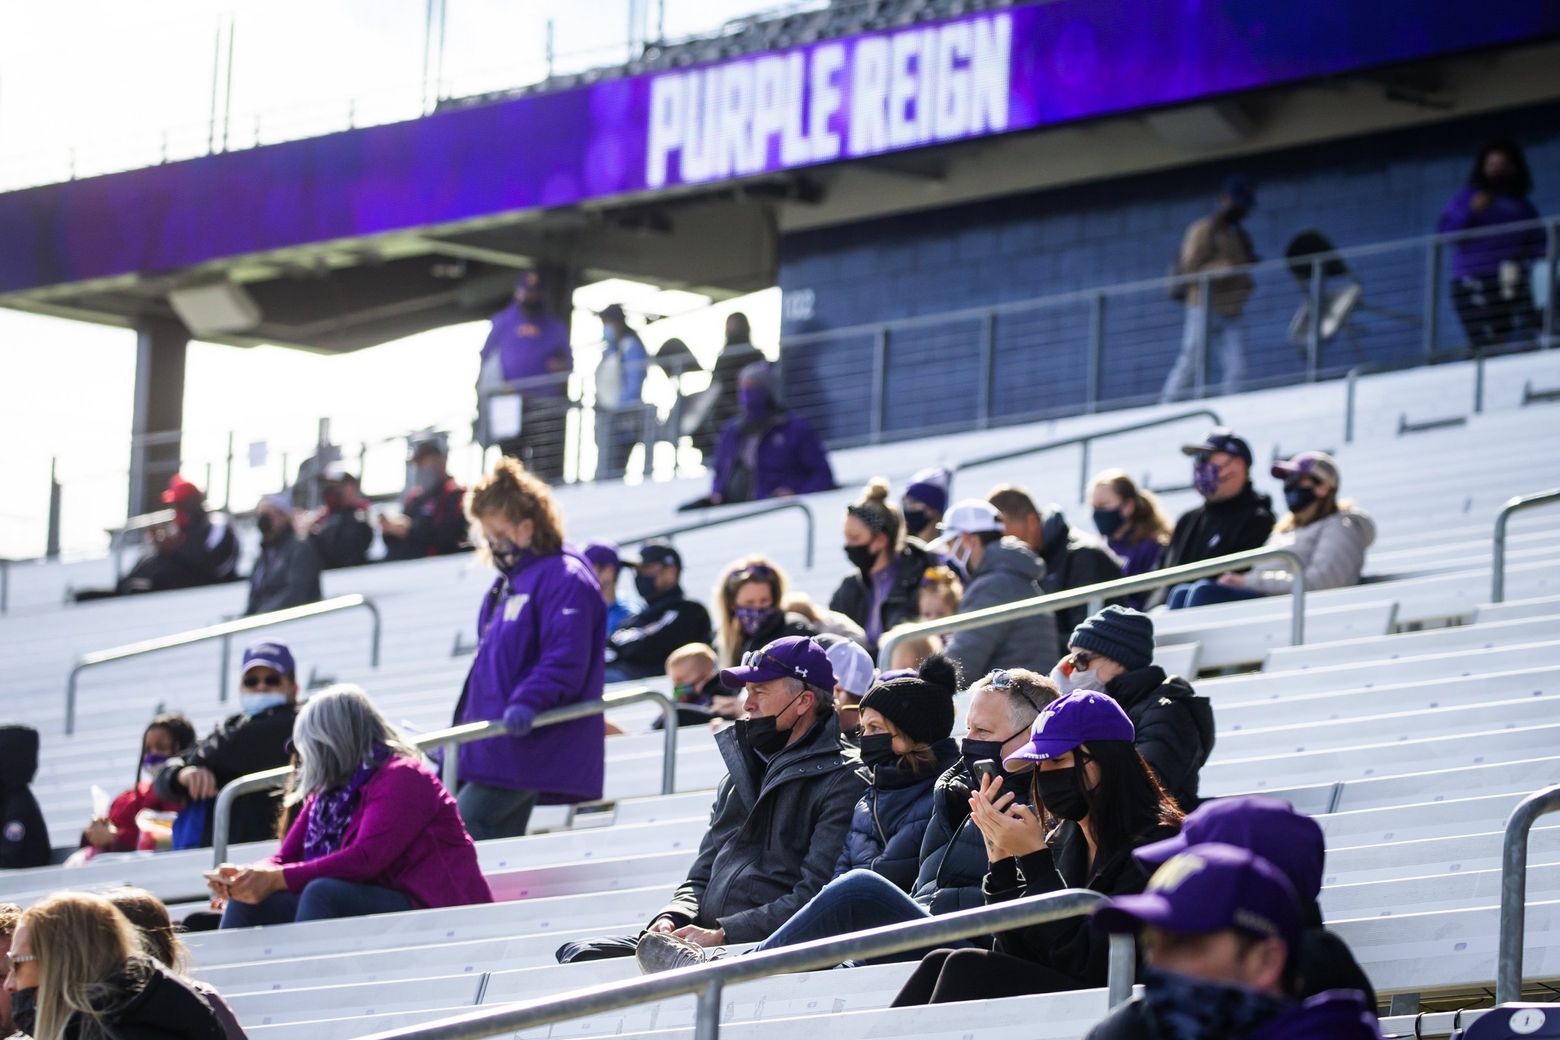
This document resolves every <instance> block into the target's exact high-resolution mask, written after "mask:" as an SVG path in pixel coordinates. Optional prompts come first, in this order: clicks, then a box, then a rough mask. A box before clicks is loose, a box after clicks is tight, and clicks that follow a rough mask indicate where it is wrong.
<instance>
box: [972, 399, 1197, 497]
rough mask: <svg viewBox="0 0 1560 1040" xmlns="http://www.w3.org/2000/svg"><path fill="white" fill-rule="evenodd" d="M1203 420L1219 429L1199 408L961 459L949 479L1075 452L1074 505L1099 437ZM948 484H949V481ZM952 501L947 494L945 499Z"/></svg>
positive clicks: (1083, 490) (1083, 492)
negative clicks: (984, 468) (997, 465)
mask: <svg viewBox="0 0 1560 1040" xmlns="http://www.w3.org/2000/svg"><path fill="white" fill-rule="evenodd" d="M1201 418H1206V419H1208V420H1209V421H1210V422H1212V423H1213V425H1215V426H1222V425H1223V424H1224V423H1223V420H1221V419H1220V418H1219V413H1218V412H1216V411H1214V410H1213V409H1212V408H1199V409H1197V410H1196V411H1192V412H1181V413H1180V414H1178V415H1167V416H1162V417H1161V418H1158V419H1149V420H1146V421H1145V422H1137V423H1130V424H1129V425H1126V426H1113V427H1111V428H1110V429H1108V430H1095V431H1094V432H1093V433H1082V434H1079V435H1078V436H1076V437H1063V438H1062V439H1061V440H1056V441H1049V442H1047V443H1045V444H1032V445H1030V446H1029V447H1027V448H1015V449H1013V450H1012V451H1003V452H998V453H997V454H995V455H981V456H979V457H977V458H973V459H965V460H964V461H962V462H958V463H955V464H954V466H953V477H957V476H958V475H959V473H960V472H961V471H962V470H966V469H974V468H975V467H977V466H988V465H991V464H993V463H997V462H1010V461H1012V460H1013V459H1021V458H1024V457H1025V456H1028V455H1038V454H1040V453H1042V452H1047V451H1055V450H1057V449H1060V448H1074V447H1076V448H1079V449H1080V455H1079V459H1078V501H1080V502H1082V501H1085V500H1087V498H1088V495H1089V449H1090V447H1091V446H1092V445H1093V444H1094V442H1095V441H1097V440H1099V439H1100V438H1102V437H1115V436H1117V435H1119V434H1127V433H1137V432H1138V431H1140V430H1152V429H1154V428H1155V427H1158V426H1169V425H1170V424H1171V423H1178V422H1185V421H1186V420H1188V419H1201ZM949 483H950V484H951V483H952V478H950V481H949ZM948 497H949V498H950V499H951V498H952V497H953V495H952V493H951V491H950V493H949V496H948Z"/></svg>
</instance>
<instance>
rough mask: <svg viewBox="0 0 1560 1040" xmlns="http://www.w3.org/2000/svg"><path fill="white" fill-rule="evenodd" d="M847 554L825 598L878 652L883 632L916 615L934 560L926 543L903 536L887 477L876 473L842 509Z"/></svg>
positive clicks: (900, 520)
mask: <svg viewBox="0 0 1560 1040" xmlns="http://www.w3.org/2000/svg"><path fill="white" fill-rule="evenodd" d="M845 557H846V559H848V560H849V561H850V563H851V567H852V568H853V569H852V570H851V572H850V573H849V574H847V575H846V576H845V579H844V580H843V581H841V582H840V587H839V588H837V589H835V590H834V596H833V597H832V598H831V599H830V600H829V607H830V609H831V610H837V611H839V612H840V613H842V614H845V615H847V616H849V617H850V619H851V620H852V621H854V622H856V624H858V625H860V626H861V628H862V631H863V632H865V633H866V637H867V650H868V651H869V652H871V653H876V652H877V644H878V640H879V639H881V638H882V637H883V633H884V632H885V631H887V630H888V629H890V628H893V627H894V626H895V625H898V624H901V623H902V622H905V621H915V620H917V619H918V618H919V617H920V611H919V607H920V602H919V599H918V593H919V590H920V586H921V577H922V575H924V574H925V573H926V568H927V567H928V566H930V564H931V563H932V560H931V559H930V557H928V556H927V553H926V547H925V546H924V545H922V544H921V543H920V542H918V541H913V540H910V539H908V538H906V537H905V522H904V517H903V516H901V515H900V512H899V509H898V507H897V506H895V505H894V504H893V503H892V502H890V501H889V500H888V481H887V480H884V479H883V478H882V477H875V478H873V479H872V481H871V482H869V483H868V484H867V486H866V489H865V490H864V491H863V492H862V494H861V497H860V498H859V499H857V500H856V501H855V502H853V503H852V504H850V505H848V506H846V507H845Z"/></svg>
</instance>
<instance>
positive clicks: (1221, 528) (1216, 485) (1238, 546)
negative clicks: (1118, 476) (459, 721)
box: [1163, 426, 1273, 567]
mask: <svg viewBox="0 0 1560 1040" xmlns="http://www.w3.org/2000/svg"><path fill="white" fill-rule="evenodd" d="M1181 451H1182V452H1183V453H1185V454H1187V455H1190V456H1192V460H1193V463H1192V467H1193V468H1192V484H1193V486H1194V487H1196V489H1197V493H1198V494H1199V495H1201V496H1202V497H1203V504H1202V505H1200V506H1197V507H1196V508H1194V509H1188V510H1187V511H1186V512H1184V513H1182V514H1181V516H1180V517H1179V518H1178V519H1177V520H1176V522H1175V532H1174V533H1173V534H1171V536H1170V546H1169V548H1167V549H1166V550H1165V557H1164V564H1163V565H1164V566H1165V567H1175V566H1177V565H1179V564H1183V563H1196V562H1198V561H1199V560H1211V559H1213V558H1214V557H1216V556H1228V555H1229V554H1230V553H1237V552H1242V551H1244V550H1246V549H1259V548H1261V547H1262V546H1263V545H1264V544H1266V542H1267V538H1268V535H1269V534H1271V533H1272V531H1273V504H1272V501H1271V500H1270V499H1269V498H1268V497H1267V496H1266V495H1259V494H1257V492H1256V490H1255V489H1254V488H1252V486H1251V445H1249V444H1247V443H1246V441H1245V440H1244V439H1243V438H1241V437H1239V436H1237V435H1236V434H1235V431H1234V430H1231V429H1229V428H1228V427H1225V426H1220V427H1216V428H1215V429H1213V430H1212V431H1211V432H1209V434H1208V436H1206V437H1204V438H1203V439H1202V441H1200V442H1199V443H1197V444H1188V445H1186V446H1185V447H1183V448H1182V449H1181Z"/></svg>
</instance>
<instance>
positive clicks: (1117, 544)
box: [1089, 469, 1170, 609]
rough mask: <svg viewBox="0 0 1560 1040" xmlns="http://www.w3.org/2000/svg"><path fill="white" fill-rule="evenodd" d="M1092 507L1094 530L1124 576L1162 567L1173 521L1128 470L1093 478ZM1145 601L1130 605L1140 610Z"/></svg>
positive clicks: (1134, 600)
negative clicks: (1113, 555) (1113, 554)
mask: <svg viewBox="0 0 1560 1040" xmlns="http://www.w3.org/2000/svg"><path fill="white" fill-rule="evenodd" d="M1089 506H1090V508H1092V509H1093V510H1094V527H1095V530H1097V531H1099V533H1100V537H1101V538H1103V539H1105V545H1106V547H1107V548H1108V549H1110V551H1111V552H1113V553H1115V554H1116V556H1117V558H1118V559H1120V560H1121V573H1122V575H1123V576H1125V577H1131V576H1133V575H1135V574H1147V573H1148V572H1149V571H1152V570H1157V569H1158V568H1159V560H1160V557H1161V556H1163V555H1164V552H1165V545H1166V544H1168V543H1169V541H1170V521H1169V520H1168V519H1166V518H1165V514H1164V512H1163V511H1162V510H1161V509H1160V508H1159V499H1158V498H1157V497H1155V495H1154V493H1153V492H1152V491H1149V490H1148V489H1147V488H1139V487H1138V486H1137V482H1136V481H1134V480H1133V479H1132V478H1131V477H1129V476H1127V474H1126V471H1124V470H1119V469H1108V470H1106V471H1105V472H1103V473H1101V474H1100V475H1099V476H1097V477H1095V478H1094V485H1093V487H1092V488H1091V489H1090V491H1089ZM1144 602H1146V596H1144V594H1142V593H1138V594H1136V595H1133V596H1130V597H1128V600H1127V606H1129V607H1135V608H1138V609H1141V608H1142V606H1143V604H1144Z"/></svg>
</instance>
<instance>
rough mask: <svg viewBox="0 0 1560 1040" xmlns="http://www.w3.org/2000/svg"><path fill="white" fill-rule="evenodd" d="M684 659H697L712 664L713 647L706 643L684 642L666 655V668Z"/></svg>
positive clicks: (713, 658)
mask: <svg viewBox="0 0 1560 1040" xmlns="http://www.w3.org/2000/svg"><path fill="white" fill-rule="evenodd" d="M684 661H699V662H701V663H703V664H707V665H710V664H714V663H715V648H714V647H713V646H711V645H710V644H708V643H684V644H683V645H682V646H679V647H678V648H677V649H676V650H673V651H672V652H671V653H669V654H667V655H666V667H667V670H668V671H669V670H671V667H672V665H674V664H682V663H683V662H684Z"/></svg>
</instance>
